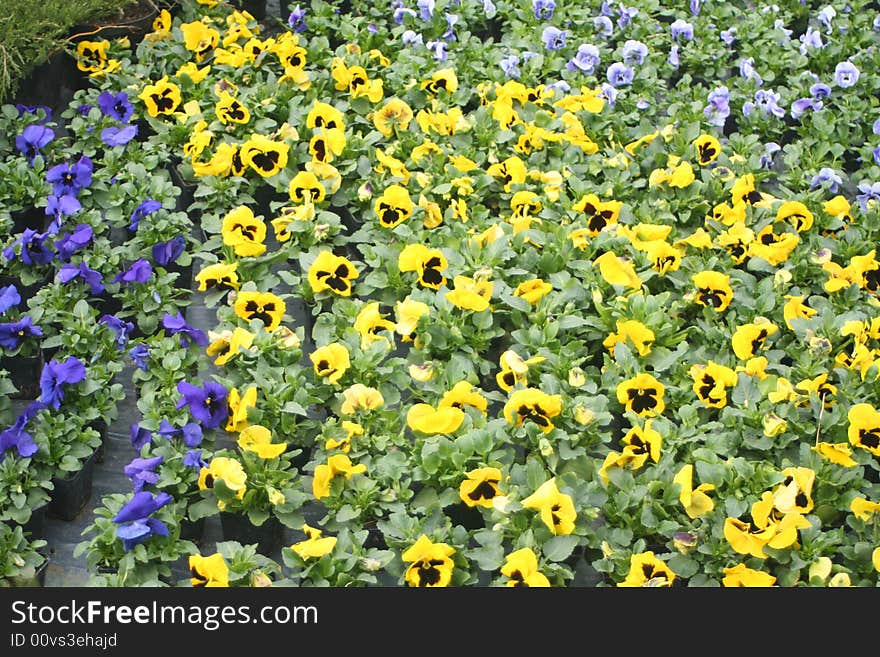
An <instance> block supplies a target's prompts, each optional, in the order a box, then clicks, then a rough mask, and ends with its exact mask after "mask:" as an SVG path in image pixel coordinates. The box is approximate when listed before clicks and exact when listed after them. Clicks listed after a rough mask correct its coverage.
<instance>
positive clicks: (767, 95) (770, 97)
mask: <svg viewBox="0 0 880 657" xmlns="http://www.w3.org/2000/svg"><path fill="white" fill-rule="evenodd" d="M780 98H781V96H780V95H779V94H778V93H776V92H775V91H773V90H772V89H758V90H757V91H756V92H755V100H754V102H752V101H747V102H746V103H744V104H743V114H744V115H745V116H749V115H751V113H752V112H753V111H754V110H756V109H758V110H761V111H762V112H763V115H764V116H775V117H777V118H782V117H783V116H785V110H784V109H783V108H781V107H780V106H779V99H780Z"/></svg>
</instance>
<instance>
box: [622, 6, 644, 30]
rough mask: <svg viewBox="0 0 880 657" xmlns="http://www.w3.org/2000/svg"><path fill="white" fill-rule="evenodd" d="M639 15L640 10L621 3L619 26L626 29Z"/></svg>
mask: <svg viewBox="0 0 880 657" xmlns="http://www.w3.org/2000/svg"><path fill="white" fill-rule="evenodd" d="M638 15H639V10H638V9H636V8H635V7H627V6H626V5H624V4H623V3H620V7H619V8H618V9H617V24H618V25H619V26H620V27H621V28H624V27H626V26H627V25H629V24H630V23H632V19H633V18H635V17H636V16H638Z"/></svg>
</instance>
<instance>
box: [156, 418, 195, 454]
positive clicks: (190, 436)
mask: <svg viewBox="0 0 880 657" xmlns="http://www.w3.org/2000/svg"><path fill="white" fill-rule="evenodd" d="M158 433H159V435H160V436H164V437H165V438H167V439H168V440H173V439H174V438H175V437H176V436H178V435H180V437H181V439H182V440H183V444H184V445H186V446H187V447H198V446H199V445H201V444H202V438H203V434H202V427H200V426H199V425H198V424H197V423H195V422H187V423H186V424H184V425H183V426H182V427H181V428H180V429H178V428H177V427H175V426H174V425H172V424H171V423H170V422H169V421H168V420H162V421H161V422H160V423H159V432H158Z"/></svg>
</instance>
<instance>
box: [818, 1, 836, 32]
mask: <svg viewBox="0 0 880 657" xmlns="http://www.w3.org/2000/svg"><path fill="white" fill-rule="evenodd" d="M835 16H837V11H835V9H834V7H832V6H831V5H825V6H824V7H822V9H820V10H819V15H818V16H816V19H817V20H818V21H819V22H820V23H822V25H824V26H825V33H826V34H831V21H833V20H834V17H835Z"/></svg>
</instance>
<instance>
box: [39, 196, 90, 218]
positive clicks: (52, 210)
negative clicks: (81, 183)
mask: <svg viewBox="0 0 880 657" xmlns="http://www.w3.org/2000/svg"><path fill="white" fill-rule="evenodd" d="M80 210H82V203H80V202H79V199H78V198H77V197H76V196H71V195H70V194H64V195H62V196H56V195H55V194H49V197H48V199H47V202H46V215H47V216H49V217H55V218H56V219H60V218H61V217H62V216H64V217H69V216H71V215H73V214H76V213H77V212H79V211H80Z"/></svg>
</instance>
